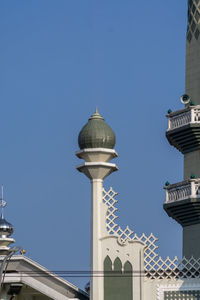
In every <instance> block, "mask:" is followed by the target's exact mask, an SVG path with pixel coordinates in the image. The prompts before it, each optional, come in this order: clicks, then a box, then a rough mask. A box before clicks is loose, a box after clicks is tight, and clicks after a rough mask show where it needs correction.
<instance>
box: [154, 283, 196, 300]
mask: <svg viewBox="0 0 200 300" xmlns="http://www.w3.org/2000/svg"><path fill="white" fill-rule="evenodd" d="M198 290H200V282H198V283H197V282H196V283H192V282H187V283H186V282H177V283H174V284H172V283H171V284H165V285H164V284H161V285H160V284H158V285H157V300H164V292H167V291H198Z"/></svg>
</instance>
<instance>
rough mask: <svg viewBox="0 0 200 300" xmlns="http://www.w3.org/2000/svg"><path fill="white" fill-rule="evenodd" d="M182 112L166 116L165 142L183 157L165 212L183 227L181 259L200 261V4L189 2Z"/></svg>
mask: <svg viewBox="0 0 200 300" xmlns="http://www.w3.org/2000/svg"><path fill="white" fill-rule="evenodd" d="M185 92H186V95H184V97H182V98H181V100H182V102H183V104H185V108H184V109H181V110H179V111H175V112H171V111H169V112H168V115H167V117H168V130H167V133H166V136H167V139H168V141H169V143H170V144H171V145H173V146H174V147H176V148H177V149H178V150H179V151H180V152H181V153H182V154H183V155H184V181H182V182H180V183H175V184H172V185H170V184H168V183H167V184H166V202H165V204H164V209H165V210H166V212H167V213H168V215H169V216H170V217H172V218H174V219H175V220H176V221H177V222H178V223H180V224H181V225H182V227H183V256H185V257H187V258H189V257H191V256H194V257H196V258H199V257H200V195H199V194H200V193H199V184H200V1H199V0H188V28H187V37H186V88H185Z"/></svg>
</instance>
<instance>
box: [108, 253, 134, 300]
mask: <svg viewBox="0 0 200 300" xmlns="http://www.w3.org/2000/svg"><path fill="white" fill-rule="evenodd" d="M132 290H133V287H132V265H131V264H130V262H128V261H127V262H126V263H125V265H124V272H122V263H121V261H120V259H119V258H116V259H115V261H114V270H112V262H111V260H110V258H109V257H108V256H107V257H106V259H105V261H104V300H122V299H123V300H133V292H132Z"/></svg>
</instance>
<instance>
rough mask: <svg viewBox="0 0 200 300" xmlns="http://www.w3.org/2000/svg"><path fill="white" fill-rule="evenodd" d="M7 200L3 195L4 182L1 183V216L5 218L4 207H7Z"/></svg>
mask: <svg viewBox="0 0 200 300" xmlns="http://www.w3.org/2000/svg"><path fill="white" fill-rule="evenodd" d="M6 205H7V202H6V201H5V200H4V195H3V184H2V185H1V198H0V207H1V218H2V219H4V207H6Z"/></svg>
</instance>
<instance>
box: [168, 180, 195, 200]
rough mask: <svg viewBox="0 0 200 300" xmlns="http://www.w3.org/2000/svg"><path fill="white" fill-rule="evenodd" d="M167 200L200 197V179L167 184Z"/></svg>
mask: <svg viewBox="0 0 200 300" xmlns="http://www.w3.org/2000/svg"><path fill="white" fill-rule="evenodd" d="M165 190H166V202H165V203H170V202H175V201H180V200H184V199H188V198H195V197H200V179H190V180H186V181H182V182H179V183H175V184H170V185H168V186H165Z"/></svg>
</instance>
